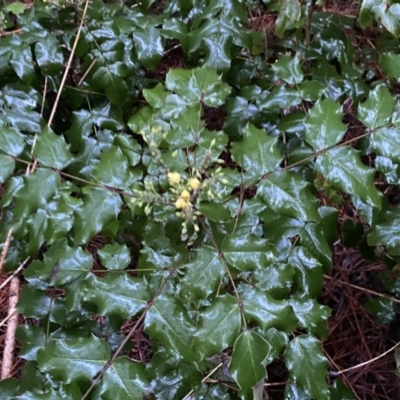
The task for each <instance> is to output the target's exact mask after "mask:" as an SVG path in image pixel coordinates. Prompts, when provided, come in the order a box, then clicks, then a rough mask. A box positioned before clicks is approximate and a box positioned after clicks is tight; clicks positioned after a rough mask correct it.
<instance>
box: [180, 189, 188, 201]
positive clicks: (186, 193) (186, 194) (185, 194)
mask: <svg viewBox="0 0 400 400" xmlns="http://www.w3.org/2000/svg"><path fill="white" fill-rule="evenodd" d="M181 199H183V200H185V201H188V200H189V199H190V193H189V192H188V191H187V190H184V191H183V192H182V193H181Z"/></svg>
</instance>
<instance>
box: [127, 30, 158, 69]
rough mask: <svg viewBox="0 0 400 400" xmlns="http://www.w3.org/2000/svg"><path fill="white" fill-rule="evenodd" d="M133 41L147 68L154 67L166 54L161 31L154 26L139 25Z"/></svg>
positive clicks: (139, 56)
mask: <svg viewBox="0 0 400 400" xmlns="http://www.w3.org/2000/svg"><path fill="white" fill-rule="evenodd" d="M133 42H134V43H135V45H136V51H137V56H138V58H139V60H140V61H141V63H142V64H143V65H144V66H145V67H146V68H150V69H154V68H155V67H156V66H157V64H158V62H159V61H160V60H161V58H162V56H163V54H164V46H163V44H162V40H161V35H160V32H159V31H158V30H157V29H156V28H154V27H153V26H146V27H143V28H142V27H137V28H136V30H135V32H134V33H133Z"/></svg>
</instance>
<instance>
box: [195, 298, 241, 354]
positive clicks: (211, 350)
mask: <svg viewBox="0 0 400 400" xmlns="http://www.w3.org/2000/svg"><path fill="white" fill-rule="evenodd" d="M240 328H241V314H240V308H239V305H238V302H237V300H236V299H235V298H234V297H233V296H230V295H228V294H225V295H223V296H219V297H216V298H215V299H214V301H213V303H212V304H211V306H209V307H207V308H206V309H205V310H204V311H201V312H200V313H199V326H198V328H197V330H196V335H195V340H194V347H195V348H196V350H197V351H198V352H199V353H200V354H201V358H202V359H206V358H207V357H210V356H212V355H215V354H218V353H220V352H221V351H222V350H224V349H226V348H227V347H229V346H232V345H233V343H234V341H235V339H236V338H237V336H238V335H239V333H240Z"/></svg>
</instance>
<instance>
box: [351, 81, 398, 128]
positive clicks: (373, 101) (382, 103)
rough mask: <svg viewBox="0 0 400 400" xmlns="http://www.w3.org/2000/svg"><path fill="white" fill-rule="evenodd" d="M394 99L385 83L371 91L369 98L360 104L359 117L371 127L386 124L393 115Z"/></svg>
mask: <svg viewBox="0 0 400 400" xmlns="http://www.w3.org/2000/svg"><path fill="white" fill-rule="evenodd" d="M393 108H394V99H393V97H392V96H391V95H390V93H389V90H388V88H387V87H386V86H384V85H379V86H377V87H376V88H375V89H374V90H371V91H370V92H369V95H368V98H367V100H366V101H365V102H364V103H362V104H360V105H359V106H358V113H357V114H358V118H359V119H360V121H361V122H362V123H363V124H364V125H365V126H366V127H367V128H370V129H376V128H379V127H382V126H385V125H386V124H387V123H388V122H389V121H390V117H391V116H392V113H393Z"/></svg>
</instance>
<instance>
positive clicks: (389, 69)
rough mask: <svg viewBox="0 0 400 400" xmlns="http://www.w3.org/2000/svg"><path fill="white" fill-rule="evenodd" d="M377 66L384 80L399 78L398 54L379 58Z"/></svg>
mask: <svg viewBox="0 0 400 400" xmlns="http://www.w3.org/2000/svg"><path fill="white" fill-rule="evenodd" d="M379 64H380V65H381V67H382V72H383V73H384V74H385V75H386V78H389V79H391V78H397V79H398V78H400V71H399V68H398V66H399V65H400V54H393V53H387V54H382V55H381V56H380V57H379Z"/></svg>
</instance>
